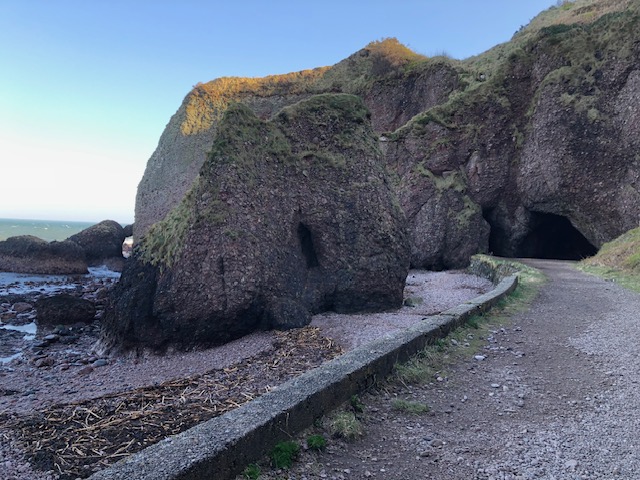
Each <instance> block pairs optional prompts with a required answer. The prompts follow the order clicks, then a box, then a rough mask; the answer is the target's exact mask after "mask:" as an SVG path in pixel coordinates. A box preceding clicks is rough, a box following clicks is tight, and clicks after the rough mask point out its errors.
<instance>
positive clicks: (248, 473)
mask: <svg viewBox="0 0 640 480" xmlns="http://www.w3.org/2000/svg"><path fill="white" fill-rule="evenodd" d="M260 473H261V470H260V467H259V466H258V465H257V464H255V463H252V464H250V465H247V467H246V468H245V469H244V471H243V472H242V476H243V477H244V478H246V479H247V480H258V478H260Z"/></svg>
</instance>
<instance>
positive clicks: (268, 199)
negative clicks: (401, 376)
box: [103, 94, 409, 349]
mask: <svg viewBox="0 0 640 480" xmlns="http://www.w3.org/2000/svg"><path fill="white" fill-rule="evenodd" d="M217 130H218V134H217V137H216V140H215V142H214V144H213V148H212V151H211V154H210V155H209V157H208V159H207V160H206V162H205V163H204V164H203V166H202V167H201V169H200V174H199V176H198V177H197V178H196V180H195V181H194V183H193V185H192V187H191V189H190V190H189V192H188V193H187V194H186V196H185V197H184V198H183V200H182V201H181V203H180V204H179V205H178V206H177V207H176V208H175V209H174V210H172V211H171V213H170V214H169V215H168V216H167V217H166V218H165V219H164V220H163V221H161V222H159V223H156V224H155V225H154V226H153V227H152V228H151V229H150V230H149V231H148V232H147V234H146V236H145V237H144V239H143V240H142V242H141V245H140V246H139V249H138V252H137V254H136V256H135V258H134V259H133V260H131V261H130V264H129V266H128V267H126V268H125V271H124V273H123V276H122V280H121V282H120V284H119V286H118V287H117V289H116V291H115V292H114V294H113V295H112V297H111V300H112V304H111V308H110V309H109V310H108V311H107V313H106V314H105V316H104V320H103V321H104V324H105V329H106V332H108V333H107V334H106V337H107V338H108V341H109V342H111V343H114V344H117V345H121V346H124V347H134V346H137V347H140V346H141V347H149V348H152V349H162V348H164V347H166V346H167V345H169V344H172V345H174V346H177V347H181V348H187V347H191V346H193V345H197V344H200V345H207V344H216V343H223V342H226V341H229V340H231V339H233V338H236V337H238V336H241V335H244V334H246V333H249V332H251V331H252V330H255V329H256V328H273V327H275V328H291V327H298V326H303V325H305V324H307V323H309V322H310V320H311V314H312V313H316V312H320V311H324V310H328V309H331V310H335V311H339V312H354V311H372V310H383V309H389V308H395V307H398V306H400V305H401V304H402V299H403V298H402V292H403V288H404V280H405V277H406V275H407V271H408V268H409V241H408V237H407V234H406V224H405V217H404V214H403V212H402V209H401V208H400V205H399V203H398V201H397V198H396V195H395V193H394V191H393V189H392V187H391V184H390V181H389V178H388V175H387V173H386V171H385V169H384V162H383V161H382V158H381V153H380V151H379V149H378V148H377V137H376V136H375V135H374V134H373V131H372V129H371V124H370V121H369V114H368V111H367V109H366V108H365V106H364V104H363V103H362V101H361V100H360V99H359V98H358V97H355V96H352V95H345V94H329V95H317V96H314V97H312V98H310V99H308V100H304V101H302V102H299V103H297V104H294V105H292V106H290V107H287V108H284V109H282V110H281V111H280V112H279V113H278V114H277V115H276V116H275V117H274V118H273V120H270V121H263V120H261V119H259V118H258V117H256V116H255V115H254V114H253V113H252V112H251V110H250V109H249V108H248V107H246V106H244V105H241V104H236V105H233V106H231V107H229V109H228V110H227V111H226V112H225V114H224V116H223V118H222V120H221V121H220V123H219V124H218V125H217Z"/></svg>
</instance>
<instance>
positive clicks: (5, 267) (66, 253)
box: [0, 235, 88, 275]
mask: <svg viewBox="0 0 640 480" xmlns="http://www.w3.org/2000/svg"><path fill="white" fill-rule="evenodd" d="M0 271H3V272H16V273H40V274H50V275H63V274H83V273H87V272H88V270H87V263H86V261H85V258H84V252H83V251H82V249H81V248H80V247H79V246H78V245H76V244H75V243H73V242H69V241H66V240H65V241H64V242H57V241H54V242H47V241H45V240H42V239H40V238H38V237H34V236H32V235H21V236H17V237H9V238H7V239H6V240H4V241H0Z"/></svg>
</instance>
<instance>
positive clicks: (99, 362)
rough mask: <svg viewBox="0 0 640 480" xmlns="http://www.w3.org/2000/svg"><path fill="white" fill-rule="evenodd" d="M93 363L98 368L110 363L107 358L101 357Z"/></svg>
mask: <svg viewBox="0 0 640 480" xmlns="http://www.w3.org/2000/svg"><path fill="white" fill-rule="evenodd" d="M91 365H92V366H93V367H94V368H98V367H104V366H106V365H109V362H108V361H107V360H105V359H104V358H99V359H97V360H96V361H95V362H93V363H92V364H91Z"/></svg>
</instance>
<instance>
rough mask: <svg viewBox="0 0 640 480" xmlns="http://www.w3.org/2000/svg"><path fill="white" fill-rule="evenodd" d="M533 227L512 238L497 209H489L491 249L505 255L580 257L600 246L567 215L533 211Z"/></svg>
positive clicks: (588, 255)
mask: <svg viewBox="0 0 640 480" xmlns="http://www.w3.org/2000/svg"><path fill="white" fill-rule="evenodd" d="M529 213H530V220H529V231H528V233H527V234H526V235H525V236H524V238H522V239H520V240H519V241H518V240H515V241H514V239H510V238H509V232H508V230H507V229H506V228H505V227H504V226H503V225H502V223H501V222H500V219H499V217H498V214H497V212H496V211H495V210H493V209H491V210H486V211H485V212H484V217H485V219H486V220H487V221H488V222H489V225H491V231H490V234H489V251H491V252H492V253H493V254H494V255H498V256H501V257H523V258H547V259H557V260H580V259H582V258H586V257H590V256H592V255H595V254H596V253H597V252H598V249H597V248H596V247H595V246H593V245H592V244H591V242H589V240H587V239H586V238H585V237H584V235H582V234H581V233H580V232H579V231H578V230H577V229H576V228H575V227H574V226H573V225H572V224H571V221H570V220H569V219H568V218H567V217H563V216H562V215H554V214H553V213H543V212H529Z"/></svg>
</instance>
